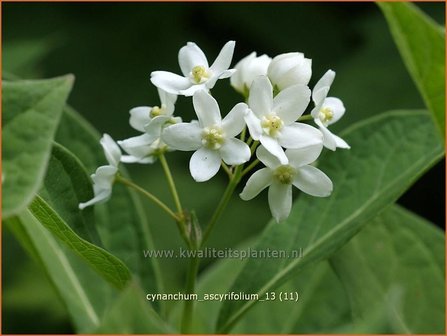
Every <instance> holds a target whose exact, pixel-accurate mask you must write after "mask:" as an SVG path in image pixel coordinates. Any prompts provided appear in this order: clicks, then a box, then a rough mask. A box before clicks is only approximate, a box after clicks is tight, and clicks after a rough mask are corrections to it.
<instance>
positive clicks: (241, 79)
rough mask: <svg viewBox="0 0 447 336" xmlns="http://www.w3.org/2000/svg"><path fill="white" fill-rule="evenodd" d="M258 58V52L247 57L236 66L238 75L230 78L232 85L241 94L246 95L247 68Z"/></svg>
mask: <svg viewBox="0 0 447 336" xmlns="http://www.w3.org/2000/svg"><path fill="white" fill-rule="evenodd" d="M255 58H256V52H252V53H251V54H250V55H248V56H245V57H244V58H243V59H241V60H240V61H239V62H237V64H236V65H235V67H234V68H235V69H236V70H237V71H236V73H235V74H234V75H233V76H232V77H231V78H230V84H231V86H232V87H234V88H235V89H236V90H237V91H239V92H240V93H244V89H245V85H246V81H245V77H246V74H245V72H246V68H247V66H248V64H250V62H251V61H252V60H253V59H255Z"/></svg>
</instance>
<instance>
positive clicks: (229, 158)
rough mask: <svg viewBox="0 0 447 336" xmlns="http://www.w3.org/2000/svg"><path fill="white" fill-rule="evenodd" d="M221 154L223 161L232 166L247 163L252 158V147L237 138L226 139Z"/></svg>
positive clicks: (220, 150)
mask: <svg viewBox="0 0 447 336" xmlns="http://www.w3.org/2000/svg"><path fill="white" fill-rule="evenodd" d="M219 152H220V156H221V157H222V160H224V161H225V163H226V164H227V165H230V166H232V165H240V164H242V163H245V162H247V161H248V160H250V156H251V152H250V147H248V145H247V144H246V143H245V142H243V141H241V140H239V139H236V138H231V139H226V140H225V142H224V144H223V145H222V147H220V149H219Z"/></svg>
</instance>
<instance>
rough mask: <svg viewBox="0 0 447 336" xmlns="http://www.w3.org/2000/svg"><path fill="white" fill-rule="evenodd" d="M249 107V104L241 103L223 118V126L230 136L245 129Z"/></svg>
mask: <svg viewBox="0 0 447 336" xmlns="http://www.w3.org/2000/svg"><path fill="white" fill-rule="evenodd" d="M247 109H248V106H247V104H245V103H239V104H237V105H236V106H234V107H233V108H232V109H231V111H230V112H228V114H227V115H226V116H225V118H224V119H223V120H222V128H223V130H224V132H225V134H226V136H227V137H228V138H232V137H235V136H236V135H238V134H239V133H241V132H242V130H243V129H244V127H245V120H244V116H245V112H246V111H247Z"/></svg>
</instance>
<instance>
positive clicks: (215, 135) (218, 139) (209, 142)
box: [202, 126, 225, 150]
mask: <svg viewBox="0 0 447 336" xmlns="http://www.w3.org/2000/svg"><path fill="white" fill-rule="evenodd" d="M224 141H225V134H224V132H223V130H222V129H221V128H220V127H217V126H212V127H205V128H204V129H203V131H202V144H203V146H205V147H207V148H209V149H213V150H216V149H219V148H220V147H222V144H223V143H224Z"/></svg>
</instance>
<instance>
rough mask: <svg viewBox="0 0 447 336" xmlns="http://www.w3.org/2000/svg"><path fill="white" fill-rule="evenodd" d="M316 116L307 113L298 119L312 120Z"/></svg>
mask: <svg viewBox="0 0 447 336" xmlns="http://www.w3.org/2000/svg"><path fill="white" fill-rule="evenodd" d="M313 118H314V117H312V115H311V114H306V115H303V116H301V117H299V118H298V121H306V120H312V119H313Z"/></svg>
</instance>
